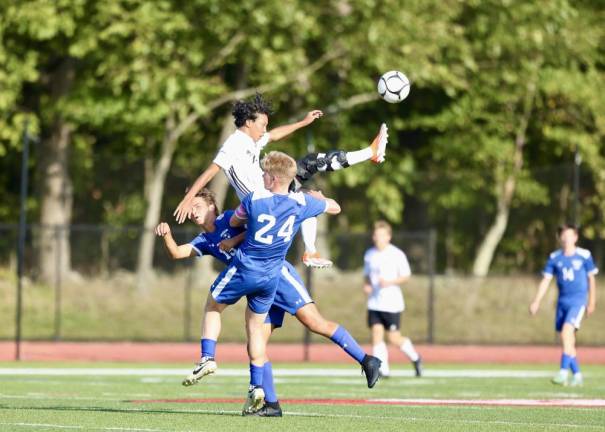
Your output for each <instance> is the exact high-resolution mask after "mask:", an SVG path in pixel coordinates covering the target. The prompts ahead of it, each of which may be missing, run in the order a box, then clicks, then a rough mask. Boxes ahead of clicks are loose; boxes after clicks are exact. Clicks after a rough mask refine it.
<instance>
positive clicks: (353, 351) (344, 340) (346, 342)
mask: <svg viewBox="0 0 605 432" xmlns="http://www.w3.org/2000/svg"><path fill="white" fill-rule="evenodd" d="M330 339H331V340H332V342H334V343H335V344H336V345H338V346H339V347H341V348H342V349H343V350H345V352H346V353H347V354H349V355H350V356H351V357H353V358H354V359H355V360H357V362H358V363H361V361H362V360H363V358H364V357H365V355H366V353H365V352H364V351H363V349H361V347H360V346H359V344H358V343H357V341H356V340H355V339H353V336H351V335H350V334H349V332H348V331H346V330H345V328H344V327H343V326H338V328H337V329H336V331H335V332H334V334H333V335H332V336H331V337H330Z"/></svg>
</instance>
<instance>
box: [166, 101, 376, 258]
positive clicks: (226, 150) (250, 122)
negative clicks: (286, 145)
mask: <svg viewBox="0 0 605 432" xmlns="http://www.w3.org/2000/svg"><path fill="white" fill-rule="evenodd" d="M232 114H233V117H234V120H235V126H236V127H237V130H236V131H235V132H234V133H233V134H232V135H231V136H230V137H229V138H227V140H226V141H225V142H224V143H223V145H222V146H221V148H220V150H219V152H218V154H217V155H216V157H215V158H214V161H213V162H212V163H211V164H210V166H209V167H208V168H206V170H205V171H204V172H203V173H202V174H201V175H200V176H199V177H198V178H197V180H196V181H195V183H193V185H192V186H191V188H190V189H189V190H188V192H187V194H186V195H185V197H184V198H183V200H182V201H181V202H180V203H179V205H178V207H177V208H176V210H175V211H174V215H175V216H176V220H177V222H178V223H182V222H184V221H185V220H186V219H188V218H189V217H190V216H191V212H192V203H193V199H194V198H195V196H196V194H197V193H198V192H199V191H200V190H202V188H204V187H205V186H206V184H208V182H209V181H210V180H212V178H213V177H214V176H215V175H216V174H217V173H218V172H219V171H220V170H221V169H222V170H223V172H224V173H225V175H226V176H227V179H228V180H229V183H230V184H231V186H233V188H234V189H235V192H236V193H237V195H238V197H239V199H240V200H241V199H243V197H245V196H246V195H247V194H248V193H250V192H254V191H263V190H264V187H263V179H262V170H261V168H260V166H259V159H260V151H261V150H262V149H263V148H264V147H265V146H266V145H267V144H268V143H269V142H270V141H279V140H280V139H283V138H285V137H287V136H288V135H290V134H292V133H293V132H295V131H296V130H298V129H300V128H302V127H305V126H308V125H309V124H311V123H313V122H314V121H315V120H316V119H318V118H320V117H321V116H322V115H323V113H322V112H321V111H320V110H313V111H310V112H309V113H308V114H307V115H306V117H305V118H304V119H303V120H301V121H299V122H296V123H292V124H289V125H285V126H280V127H277V128H275V129H272V130H270V131H268V132H267V125H268V123H269V115H270V114H271V107H270V104H269V103H267V102H266V101H265V100H264V99H263V97H262V96H261V95H260V94H257V95H256V96H255V97H254V98H252V99H251V100H248V101H237V102H236V103H235V104H234V106H233V111H232ZM387 137H388V134H387V128H386V125H384V124H383V125H382V126H381V127H380V131H379V132H378V135H377V136H376V138H374V141H373V142H372V144H371V145H369V146H368V147H366V148H364V149H361V150H358V151H353V152H344V151H341V150H333V151H329V152H327V153H312V154H309V155H307V156H305V157H304V158H302V159H300V160H298V161H297V174H296V178H295V180H294V182H293V185H292V189H294V190H298V189H300V187H301V185H302V184H303V183H304V182H306V181H308V180H309V179H310V178H311V177H312V176H313V175H314V174H316V173H317V172H325V171H337V170H340V169H343V168H347V167H349V166H351V165H355V164H357V163H360V162H364V161H367V160H369V161H372V162H374V163H382V162H384V158H385V148H386V145H387ZM301 232H302V236H303V241H304V244H305V253H304V255H303V262H304V264H305V265H306V266H309V267H317V268H323V267H330V266H331V265H332V262H331V261H329V260H327V259H325V258H322V257H320V256H319V254H318V252H317V250H316V248H315V239H316V236H317V219H316V218H311V219H307V220H305V221H304V222H303V224H302V225H301Z"/></svg>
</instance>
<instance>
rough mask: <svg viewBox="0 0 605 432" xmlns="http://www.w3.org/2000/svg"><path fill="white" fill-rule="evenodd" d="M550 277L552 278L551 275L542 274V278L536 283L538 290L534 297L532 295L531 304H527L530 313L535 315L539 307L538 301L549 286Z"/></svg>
mask: <svg viewBox="0 0 605 432" xmlns="http://www.w3.org/2000/svg"><path fill="white" fill-rule="evenodd" d="M551 279H552V276H544V277H543V278H542V280H541V281H540V285H538V292H537V293H536V297H534V301H532V302H531V304H530V305H529V313H530V314H532V315H535V314H536V313H538V309H540V303H541V302H542V299H543V298H544V295H546V291H547V290H548V287H549V286H550V280H551Z"/></svg>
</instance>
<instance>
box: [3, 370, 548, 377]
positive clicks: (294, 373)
mask: <svg viewBox="0 0 605 432" xmlns="http://www.w3.org/2000/svg"><path fill="white" fill-rule="evenodd" d="M188 373H189V370H187V369H174V368H173V369H168V368H166V369H157V368H154V369H144V368H141V369H122V368H0V376H2V375H4V376H33V375H38V376H44V375H45V376H145V377H149V376H183V375H187V374H188ZM273 374H274V375H275V376H277V377H298V376H302V377H332V378H333V377H359V376H360V372H359V370H357V368H352V369H350V370H348V369H274V370H273ZM216 375H219V376H231V377H244V376H246V377H247V376H248V375H249V372H248V370H247V369H231V368H224V369H221V368H219V369H218V370H217V371H216ZM552 375H553V373H551V372H547V371H535V370H464V369H444V370H430V369H428V370H426V371H425V376H427V377H431V378H520V379H525V378H546V377H551V376H552ZM391 376H393V377H411V376H413V372H412V371H399V370H398V371H392V372H391Z"/></svg>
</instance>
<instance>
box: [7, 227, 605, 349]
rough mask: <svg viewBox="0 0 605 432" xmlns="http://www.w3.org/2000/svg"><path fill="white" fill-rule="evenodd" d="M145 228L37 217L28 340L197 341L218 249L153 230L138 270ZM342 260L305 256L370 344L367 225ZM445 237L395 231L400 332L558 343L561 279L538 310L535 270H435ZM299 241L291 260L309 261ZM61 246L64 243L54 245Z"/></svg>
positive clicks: (339, 251) (12, 264)
mask: <svg viewBox="0 0 605 432" xmlns="http://www.w3.org/2000/svg"><path fill="white" fill-rule="evenodd" d="M45 231H46V232H50V233H52V235H49V236H48V237H50V238H54V239H56V241H57V242H60V241H61V239H62V238H65V237H64V236H63V235H62V234H67V236H66V237H67V239H68V245H69V250H70V253H69V254H68V256H69V260H70V262H69V263H68V265H65V263H64V262H62V259H64V258H65V254H63V253H60V252H59V253H56V254H55V256H54V257H53V258H55V266H56V272H55V277H53V278H51V279H50V280H46V281H43V280H41V274H40V269H39V265H38V261H39V256H38V255H39V252H40V250H39V246H40V245H39V239H40V238H41V235H42V233H43V232H45ZM17 233H18V231H17V226H16V225H0V295H1V296H2V299H3V300H2V302H1V303H0V322H1V324H2V325H0V338H1V339H5V340H8V339H12V338H13V337H14V335H15V330H16V327H15V325H16V324H15V323H16V319H15V318H16V313H17V311H16V289H17V288H16V287H17V277H16V252H15V251H16V248H15V245H16V243H17ZM142 233H143V230H142V229H141V228H140V227H109V226H100V225H74V226H70V227H40V226H35V225H34V226H30V227H28V229H27V236H26V248H25V263H24V265H25V266H24V268H25V277H24V279H23V283H22V286H23V288H22V290H23V307H22V315H21V326H22V331H21V335H22V338H23V339H25V340H86V341H90V340H132V341H191V340H196V339H197V338H199V333H200V330H199V329H200V320H201V317H202V311H203V305H204V302H205V299H206V296H207V293H208V288H209V287H210V285H211V283H212V282H213V280H214V278H215V277H216V275H217V274H218V272H219V271H220V270H221V265H220V264H219V263H217V262H216V260H213V259H211V258H209V257H205V258H203V259H194V258H192V259H188V260H180V261H173V260H171V259H169V258H168V256H167V254H166V252H165V251H164V247H163V241H162V240H161V239H159V238H158V239H156V242H155V246H154V259H153V263H154V264H153V270H152V271H151V272H150V273H147V274H145V275H141V274H138V273H137V259H138V250H139V243H140V239H141V235H142ZM196 234H197V233H196V231H195V230H194V229H192V228H177V229H174V230H173V235H174V237H175V239H176V241H177V243H183V242H186V241H188V240H190V239H192V238H193V237H194V236H195V235H196ZM328 240H329V245H330V250H331V253H332V258H333V260H334V262H335V268H334V269H330V270H314V271H312V272H307V271H306V269H305V270H303V268H302V267H301V266H300V265H297V267H298V268H299V271H300V273H301V275H302V276H303V279H304V280H305V281H306V283H307V285H308V286H309V289H310V291H311V292H312V296H313V298H314V300H315V301H316V302H317V304H318V307H319V308H320V311H321V312H322V314H323V315H324V316H325V317H326V318H328V319H330V320H332V321H336V322H339V323H340V324H342V325H344V326H345V327H346V328H347V329H348V330H349V331H350V332H351V333H352V334H353V335H354V336H355V337H356V338H358V339H359V340H361V341H365V342H367V341H368V340H369V331H368V329H367V327H366V305H365V302H366V298H365V295H364V294H363V292H362V285H363V274H362V266H363V254H364V252H365V250H366V249H367V248H368V247H369V246H371V239H370V236H369V234H364V233H361V234H356V233H349V234H346V235H337V234H330V235H328ZM438 240H439V239H438V238H437V235H436V233H435V232H434V231H416V232H402V231H396V232H394V235H393V243H394V244H395V245H397V246H398V247H400V248H401V249H402V250H404V251H405V252H406V254H407V256H408V258H409V261H410V265H411V267H412V272H413V277H412V278H411V280H410V281H409V282H407V283H406V284H404V285H403V287H402V289H403V292H404V296H405V299H406V311H405V312H404V315H403V319H402V331H403V332H404V333H405V334H407V335H409V336H411V337H412V339H413V340H415V341H417V342H429V343H430V342H432V343H447V344H455V343H478V344H502V343H512V344H526V343H542V344H544V343H548V344H550V343H553V342H554V341H555V333H554V328H553V320H554V305H555V300H556V288H554V287H551V290H550V292H549V294H548V296H547V298H546V299H545V302H544V306H543V310H542V311H541V312H540V314H539V316H537V317H534V318H531V317H529V314H528V313H527V307H528V304H529V302H530V300H531V298H532V296H533V295H534V293H535V290H536V287H537V282H538V275H537V274H535V275H532V274H529V275H512V276H490V277H487V278H472V277H468V276H458V275H453V274H443V273H441V274H438V273H437V271H436V257H437V253H438V251H437V250H436V248H437V247H438V246H437V245H439V244H440V243H439V241H438ZM301 249H302V245H301V242H300V239H297V241H296V243H295V245H294V247H293V248H291V251H290V254H289V257H288V258H289V259H290V260H291V262H293V263H295V264H296V263H300V255H301V252H302V250H301ZM55 250H60V248H58V247H57V248H55ZM244 307H245V302H240V303H239V304H237V305H235V306H234V307H232V308H229V309H227V311H226V312H225V313H224V315H223V331H222V334H221V339H222V340H223V341H226V342H229V341H230V342H241V341H244V340H245V334H244V328H243V325H242V316H243V310H244ZM599 308H600V305H599V304H598V305H597V312H596V313H595V315H593V316H592V317H590V318H589V319H587V320H586V322H585V326H584V327H585V328H583V331H581V332H580V333H579V334H578V335H579V341H580V343H583V344H589V345H605V335H604V334H603V333H602V332H601V331H600V329H601V328H603V325H605V318H604V316H605V314H604V313H603V312H602V311H601V310H600V309H599ZM272 340H274V341H279V342H295V343H296V342H301V341H306V342H310V341H317V342H319V341H321V340H322V338H321V337H319V336H316V335H313V336H311V335H309V334H305V333H304V331H303V328H302V326H301V325H300V324H299V323H298V322H296V320H295V319H293V318H291V317H289V318H288V319H287V320H286V323H285V325H284V327H283V328H282V329H280V330H279V331H277V332H275V335H274V337H273V339H272Z"/></svg>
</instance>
